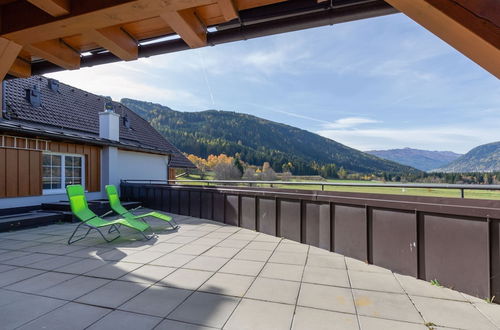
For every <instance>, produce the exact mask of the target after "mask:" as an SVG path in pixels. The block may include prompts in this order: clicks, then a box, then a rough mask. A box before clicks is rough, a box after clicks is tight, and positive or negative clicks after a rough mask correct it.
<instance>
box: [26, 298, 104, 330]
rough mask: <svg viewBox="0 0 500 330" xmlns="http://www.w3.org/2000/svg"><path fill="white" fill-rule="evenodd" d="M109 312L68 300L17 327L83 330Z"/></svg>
mask: <svg viewBox="0 0 500 330" xmlns="http://www.w3.org/2000/svg"><path fill="white" fill-rule="evenodd" d="M109 312H111V310H109V309H106V308H100V307H95V306H88V305H82V304H77V303H72V302H70V303H68V304H66V305H64V306H62V307H60V308H58V309H55V310H53V311H52V312H50V313H47V314H45V315H43V316H42V317H40V318H37V319H36V320H33V321H31V322H30V323H28V324H26V325H24V326H22V327H21V328H19V329H22V330H28V329H50V330H70V329H71V330H73V329H75V330H76V329H82V330H83V329H85V328H86V327H88V326H89V325H91V324H92V323H94V322H95V321H97V320H99V319H100V318H102V317H103V316H104V315H106V314H108V313H109Z"/></svg>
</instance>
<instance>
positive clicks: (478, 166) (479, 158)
mask: <svg viewBox="0 0 500 330" xmlns="http://www.w3.org/2000/svg"><path fill="white" fill-rule="evenodd" d="M495 171H500V141H499V142H493V143H488V144H483V145H480V146H478V147H475V148H474V149H472V150H470V151H469V152H468V153H466V154H465V155H463V156H461V157H460V158H457V159H456V160H455V161H453V162H451V163H450V164H448V165H446V166H443V167H441V168H437V169H435V170H434V171H433V172H462V173H464V172H495Z"/></svg>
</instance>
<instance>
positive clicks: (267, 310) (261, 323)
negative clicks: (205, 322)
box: [224, 299, 294, 330]
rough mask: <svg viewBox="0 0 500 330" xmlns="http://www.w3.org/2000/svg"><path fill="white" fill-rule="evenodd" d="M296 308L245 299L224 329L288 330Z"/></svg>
mask: <svg viewBox="0 0 500 330" xmlns="http://www.w3.org/2000/svg"><path fill="white" fill-rule="evenodd" d="M293 310H294V306H291V305H285V304H278V303H273V302H268V301H260V300H253V299H243V300H242V301H241V303H240V304H239V305H238V307H237V308H236V310H235V311H234V313H233V314H232V315H231V318H230V319H229V320H228V321H227V323H226V325H225V326H224V329H227V330H288V329H290V325H291V324H292V318H293Z"/></svg>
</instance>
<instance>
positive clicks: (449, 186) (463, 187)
mask: <svg viewBox="0 0 500 330" xmlns="http://www.w3.org/2000/svg"><path fill="white" fill-rule="evenodd" d="M122 182H124V183H149V184H171V183H173V184H176V183H178V184H182V183H194V182H196V183H206V184H207V186H210V185H211V184H212V185H217V184H236V185H241V184H247V185H248V186H250V187H251V186H252V185H257V184H269V185H270V186H271V188H272V187H273V186H274V185H290V186H297V185H300V186H304V185H305V186H321V190H322V191H324V190H325V186H336V187H386V188H424V189H456V190H460V194H461V197H462V198H464V197H465V196H464V192H465V190H490V191H491V190H500V185H492V184H439V183H352V182H320V181H319V182H312V181H306V182H299V181H278V180H276V181H261V180H122Z"/></svg>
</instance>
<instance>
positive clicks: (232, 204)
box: [224, 195, 239, 226]
mask: <svg viewBox="0 0 500 330" xmlns="http://www.w3.org/2000/svg"><path fill="white" fill-rule="evenodd" d="M238 217H239V198H238V195H227V196H226V215H225V217H224V222H225V223H227V224H229V225H233V226H239V219H238Z"/></svg>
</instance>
